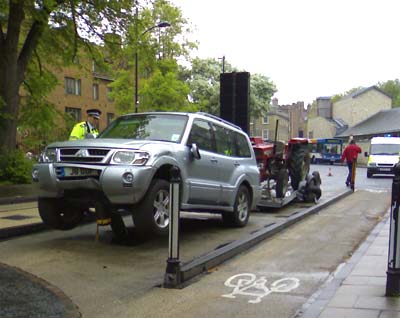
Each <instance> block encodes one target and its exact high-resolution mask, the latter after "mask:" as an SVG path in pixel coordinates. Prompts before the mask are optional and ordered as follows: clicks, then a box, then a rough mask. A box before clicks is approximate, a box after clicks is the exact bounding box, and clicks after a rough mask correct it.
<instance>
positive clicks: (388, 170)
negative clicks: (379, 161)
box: [367, 166, 394, 174]
mask: <svg viewBox="0 0 400 318" xmlns="http://www.w3.org/2000/svg"><path fill="white" fill-rule="evenodd" d="M393 168H394V166H393V167H387V166H386V167H367V172H368V174H394V171H393Z"/></svg>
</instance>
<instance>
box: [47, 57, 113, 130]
mask: <svg viewBox="0 0 400 318" xmlns="http://www.w3.org/2000/svg"><path fill="white" fill-rule="evenodd" d="M54 74H55V75H56V76H57V79H58V81H59V85H58V86H57V87H56V89H55V90H54V91H53V92H52V93H51V94H50V95H49V97H48V99H49V101H50V102H52V103H54V104H55V105H56V107H57V109H58V110H59V111H61V112H63V113H64V112H65V107H73V108H79V109H81V114H82V120H85V118H86V110H88V109H90V108H97V109H100V110H101V112H102V115H101V118H100V121H99V126H100V127H99V128H100V129H99V130H100V131H101V130H103V129H104V128H105V127H106V126H107V113H113V114H115V113H116V110H115V105H114V103H113V102H112V101H109V100H108V99H107V85H108V84H110V83H111V82H112V80H111V79H107V78H106V77H103V76H98V75H96V74H95V73H94V72H92V71H91V67H90V63H89V62H88V63H87V65H85V68H78V67H66V68H63V69H59V70H55V71H54ZM64 77H71V78H75V79H81V95H71V94H66V93H65V83H64ZM95 83H96V84H98V85H99V99H98V100H94V99H93V91H92V89H93V84H95Z"/></svg>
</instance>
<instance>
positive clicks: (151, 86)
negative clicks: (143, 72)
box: [141, 60, 197, 111]
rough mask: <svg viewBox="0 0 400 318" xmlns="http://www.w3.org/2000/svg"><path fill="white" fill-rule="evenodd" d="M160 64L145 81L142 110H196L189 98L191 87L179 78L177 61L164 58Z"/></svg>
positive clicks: (142, 91)
mask: <svg viewBox="0 0 400 318" xmlns="http://www.w3.org/2000/svg"><path fill="white" fill-rule="evenodd" d="M160 64H162V66H161V67H160V68H159V69H157V70H156V71H155V72H154V73H153V74H152V76H151V77H150V78H148V79H146V80H145V81H144V84H143V88H142V89H141V95H142V98H143V102H142V103H141V111H196V110H197V109H196V108H195V107H193V105H190V104H189V101H188V99H187V96H188V94H189V87H188V86H187V84H186V83H185V82H183V81H181V80H179V79H178V65H177V64H176V62H175V61H174V60H162V61H160Z"/></svg>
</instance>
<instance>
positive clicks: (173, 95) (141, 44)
mask: <svg viewBox="0 0 400 318" xmlns="http://www.w3.org/2000/svg"><path fill="white" fill-rule="evenodd" d="M160 22H168V23H169V26H168V27H166V28H158V27H156V26H157V25H158V24H159V23H160ZM189 33H190V28H189V27H188V21H187V20H186V19H185V18H183V16H182V12H181V10H180V9H179V8H177V7H175V6H173V5H172V4H171V3H170V2H168V1H165V0H156V1H154V2H153V3H152V5H151V6H149V7H146V8H141V9H140V10H139V11H138V13H137V16H136V15H135V19H134V21H133V23H132V24H131V25H130V26H129V28H128V33H127V36H126V39H125V42H124V46H123V47H122V52H121V55H120V60H119V62H118V66H119V69H118V70H117V71H116V73H115V81H114V83H112V84H111V87H112V89H113V93H112V95H111V96H112V97H113V99H114V101H115V104H116V106H117V109H118V111H119V112H121V113H125V112H129V111H130V112H132V111H133V110H134V109H135V105H134V101H135V98H134V95H135V92H134V87H135V82H134V78H135V76H134V73H135V64H134V62H135V60H134V56H135V55H136V54H137V57H138V78H139V80H138V90H139V101H140V103H139V111H144V110H151V109H158V108H159V107H161V104H164V105H169V106H168V107H184V108H185V107H186V106H187V101H186V102H185V103H182V100H183V99H187V93H186V89H184V86H183V83H178V80H179V79H180V78H179V77H178V74H177V60H178V59H179V60H180V61H188V60H189V52H190V50H191V49H192V48H193V47H195V46H196V44H195V43H194V42H191V41H189V40H188V39H187V36H188V34H189ZM121 66H122V68H121ZM169 84H170V85H172V86H171V87H169V88H168V89H167V85H169ZM161 87H162V92H161V91H159V88H161ZM178 94H185V95H180V96H179V97H178ZM161 98H162V99H161ZM172 100H174V102H175V103H176V102H177V100H179V102H178V104H175V106H173V105H172V104H171V101H172ZM184 104H185V106H184ZM166 107H167V106H166ZM168 107H167V108H168ZM174 110H180V109H179V108H175V109H174Z"/></svg>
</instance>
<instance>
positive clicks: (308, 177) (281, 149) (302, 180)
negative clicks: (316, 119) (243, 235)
mask: <svg viewBox="0 0 400 318" xmlns="http://www.w3.org/2000/svg"><path fill="white" fill-rule="evenodd" d="M277 128H278V121H277V124H276V131H275V139H274V142H272V143H270V142H263V141H262V139H261V138H258V137H252V138H250V139H251V141H252V144H253V149H254V152H255V154H256V158H257V165H258V168H259V170H260V183H261V190H262V193H261V201H260V202H259V204H258V205H259V207H261V208H263V207H280V206H283V205H285V204H287V203H289V202H291V201H292V200H293V199H295V198H298V199H300V200H302V201H307V202H317V201H318V200H319V198H320V197H321V188H320V185H321V178H320V175H319V172H318V171H314V172H313V173H312V174H310V173H309V171H310V148H311V143H310V141H309V140H308V139H306V138H292V139H290V140H289V141H288V143H287V144H285V143H283V142H281V141H278V140H277V131H278V129H277Z"/></svg>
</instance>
